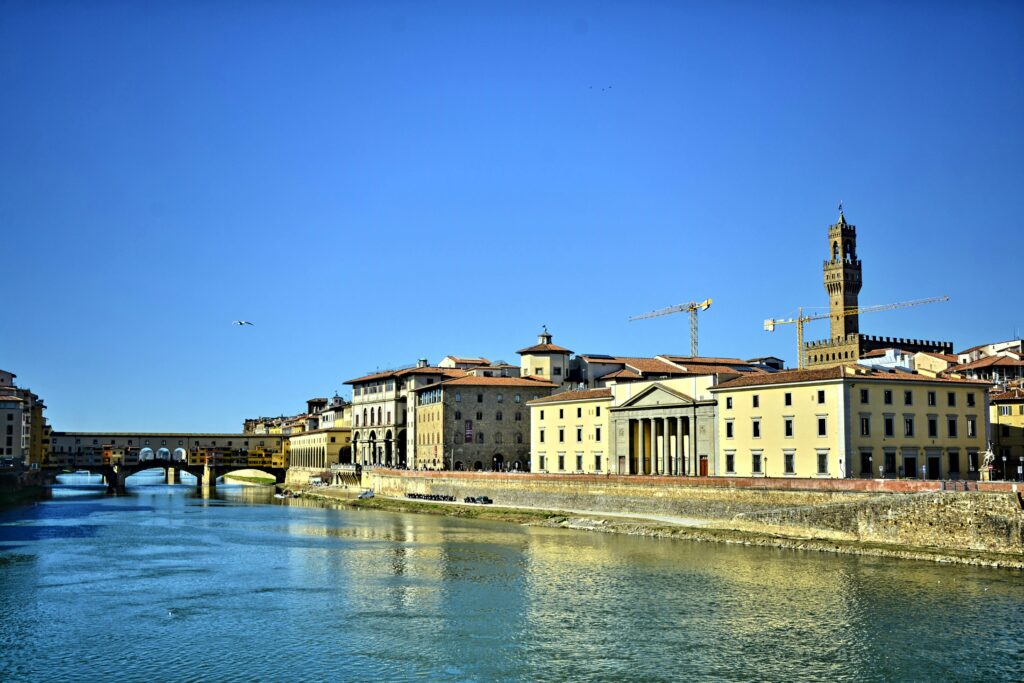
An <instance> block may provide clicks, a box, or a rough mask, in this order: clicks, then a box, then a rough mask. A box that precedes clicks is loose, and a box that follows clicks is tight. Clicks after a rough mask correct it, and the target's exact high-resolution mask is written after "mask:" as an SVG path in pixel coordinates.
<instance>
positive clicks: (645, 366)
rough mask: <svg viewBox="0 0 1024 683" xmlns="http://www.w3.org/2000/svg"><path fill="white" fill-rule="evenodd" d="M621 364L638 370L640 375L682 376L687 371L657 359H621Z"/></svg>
mask: <svg viewBox="0 0 1024 683" xmlns="http://www.w3.org/2000/svg"><path fill="white" fill-rule="evenodd" d="M618 360H619V362H620V363H623V364H624V365H626V366H628V367H630V368H632V369H633V370H636V371H637V372H640V373H661V374H668V375H682V374H684V373H685V372H686V371H685V370H681V369H679V368H678V367H676V366H675V365H672V364H671V363H667V362H665V361H663V360H658V359H657V358H630V357H625V358H619V359H618Z"/></svg>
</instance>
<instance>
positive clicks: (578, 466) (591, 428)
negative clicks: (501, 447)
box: [529, 389, 612, 474]
mask: <svg viewBox="0 0 1024 683" xmlns="http://www.w3.org/2000/svg"><path fill="white" fill-rule="evenodd" d="M529 403H530V405H529V407H530V444H531V449H530V471H531V472H554V473H574V474H584V473H587V474H604V473H608V472H611V471H612V458H611V445H612V430H611V407H612V390H611V389H589V390H583V391H563V392H561V393H558V394H554V395H552V396H545V397H542V398H536V399H533V400H532V401H530V402H529Z"/></svg>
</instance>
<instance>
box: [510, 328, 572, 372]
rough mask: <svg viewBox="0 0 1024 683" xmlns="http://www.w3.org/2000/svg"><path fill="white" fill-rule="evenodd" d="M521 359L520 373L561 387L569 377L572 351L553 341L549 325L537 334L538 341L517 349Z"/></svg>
mask: <svg viewBox="0 0 1024 683" xmlns="http://www.w3.org/2000/svg"><path fill="white" fill-rule="evenodd" d="M516 353H518V354H519V356H520V358H521V360H520V362H519V373H520V375H521V376H523V377H539V378H541V379H544V380H548V381H549V382H552V383H553V384H555V385H557V386H559V387H561V386H562V385H563V384H564V383H565V382H566V381H567V380H568V378H569V369H570V367H571V365H570V358H571V356H572V351H570V350H569V349H567V348H564V347H561V346H558V345H557V344H553V343H551V333H550V332H548V328H547V326H545V327H544V329H543V331H542V332H541V333H540V334H539V335H537V343H536V344H534V345H533V346H527V347H526V348H525V349H519V350H518V351H516Z"/></svg>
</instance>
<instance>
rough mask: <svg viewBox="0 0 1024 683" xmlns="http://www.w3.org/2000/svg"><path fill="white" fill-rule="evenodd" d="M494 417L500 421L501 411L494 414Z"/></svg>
mask: <svg viewBox="0 0 1024 683" xmlns="http://www.w3.org/2000/svg"><path fill="white" fill-rule="evenodd" d="M494 419H495V420H497V421H498V422H501V411H500V410H499V411H498V412H496V413H495V414H494Z"/></svg>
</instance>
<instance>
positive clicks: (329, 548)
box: [0, 475, 1024, 683]
mask: <svg viewBox="0 0 1024 683" xmlns="http://www.w3.org/2000/svg"><path fill="white" fill-rule="evenodd" d="M82 484H83V483H82V482H78V483H77V484H75V483H72V484H69V485H63V486H57V487H55V488H54V497H53V499H51V500H48V501H46V502H43V503H39V504H36V505H32V506H25V507H17V508H11V509H7V510H4V511H2V512H0V624H2V629H0V680H3V681H96V680H118V681H147V682H149V683H152V682H154V681H200V680H209V681H255V680H265V681H280V680H289V681H305V680H329V681H349V680H365V681H370V680H373V681H379V680H387V681H401V680H426V681H563V680H573V681H588V680H594V681H597V680H602V681H603V680H646V681H656V680H666V681H668V680H675V681H679V680H722V681H749V680H771V681H793V680H801V681H896V680H900V681H903V680H922V681H924V680H927V681H941V680H959V681H967V680H976V681H1020V680H1024V635H1022V634H1024V574H1022V573H1021V572H1018V571H1012V570H997V569H988V568H973V567H965V566H949V565H936V564H929V563H922V562H912V561H905V560H892V559H885V558H873V557H855V556H848V555H831V554H826V553H811V552H806V553H805V552H799V551H792V550H775V549H767V548H750V547H742V546H735V547H734V546H729V545H716V544H707V543H697V542H692V541H679V540H664V539H661V540H659V539H648V538H637V537H629V536H619V535H612V534H601V533H587V532H579V531H568V530H562V529H547V528H533V527H521V526H515V525H510V524H504V523H496V522H484V521H478V520H459V519H453V518H445V517H436V516H430V515H412V514H396V513H387V512H379V511H368V510H353V509H345V510H333V509H325V508H321V507H318V506H314V505H312V504H309V503H304V502H303V501H277V500H274V499H273V498H272V496H271V495H270V492H269V491H268V490H267V489H258V488H253V487H243V486H221V487H220V488H218V490H217V492H216V493H215V494H213V496H212V497H205V498H204V497H200V496H197V495H196V492H195V490H194V488H192V487H190V486H165V485H162V484H159V483H158V480H157V479H146V478H145V477H144V476H143V475H139V476H138V477H134V478H132V479H130V480H129V485H130V488H129V495H127V496H123V497H108V496H104V495H102V492H101V491H102V489H100V488H99V487H92V486H89V485H82Z"/></svg>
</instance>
